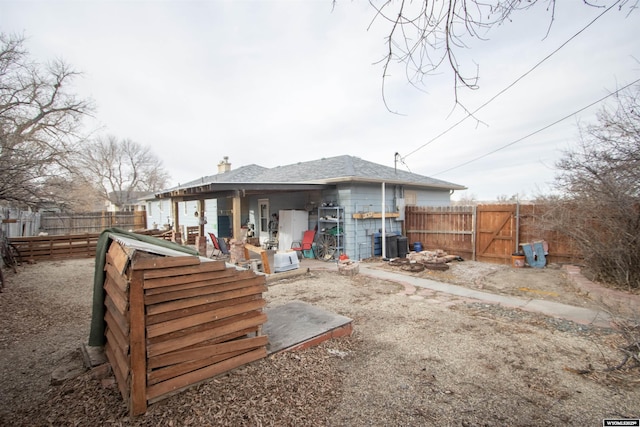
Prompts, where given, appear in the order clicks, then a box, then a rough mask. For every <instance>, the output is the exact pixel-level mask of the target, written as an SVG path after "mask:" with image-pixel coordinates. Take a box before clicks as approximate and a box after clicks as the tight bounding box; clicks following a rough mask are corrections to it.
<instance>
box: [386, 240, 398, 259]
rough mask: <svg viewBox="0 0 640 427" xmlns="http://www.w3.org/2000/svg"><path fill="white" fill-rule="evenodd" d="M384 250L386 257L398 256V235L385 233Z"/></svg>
mask: <svg viewBox="0 0 640 427" xmlns="http://www.w3.org/2000/svg"><path fill="white" fill-rule="evenodd" d="M385 240H386V242H385V243H386V246H387V247H386V252H387V258H397V257H398V236H397V235H395V234H387V235H386V238H385Z"/></svg>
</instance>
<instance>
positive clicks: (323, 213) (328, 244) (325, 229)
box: [316, 206, 344, 261]
mask: <svg viewBox="0 0 640 427" xmlns="http://www.w3.org/2000/svg"><path fill="white" fill-rule="evenodd" d="M334 228H337V230H338V231H340V232H338V233H331V232H330V231H329V230H331V229H334ZM343 237H344V208H343V207H342V206H318V236H317V238H316V256H317V257H318V259H321V260H324V261H330V260H337V259H338V257H339V256H340V254H341V253H342V252H344V247H343V244H344V238H343Z"/></svg>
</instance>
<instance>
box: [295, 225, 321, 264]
mask: <svg viewBox="0 0 640 427" xmlns="http://www.w3.org/2000/svg"><path fill="white" fill-rule="evenodd" d="M315 238H316V230H307V231H305V232H304V235H303V236H302V242H292V243H291V249H293V250H294V251H296V252H299V255H300V253H302V255H304V253H303V252H304V251H311V253H312V254H313V257H314V258H315V257H316V253H315V251H314V250H313V240H314V239H315Z"/></svg>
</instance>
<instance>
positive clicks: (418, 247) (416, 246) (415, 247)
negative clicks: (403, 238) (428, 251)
mask: <svg viewBox="0 0 640 427" xmlns="http://www.w3.org/2000/svg"><path fill="white" fill-rule="evenodd" d="M413 250H414V251H416V252H422V242H415V243H414V244H413Z"/></svg>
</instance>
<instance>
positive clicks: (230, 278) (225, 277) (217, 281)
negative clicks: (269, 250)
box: [145, 270, 266, 295]
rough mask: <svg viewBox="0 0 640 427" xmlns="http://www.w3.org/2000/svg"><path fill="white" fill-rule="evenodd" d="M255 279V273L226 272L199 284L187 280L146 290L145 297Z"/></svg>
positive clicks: (245, 271)
mask: <svg viewBox="0 0 640 427" xmlns="http://www.w3.org/2000/svg"><path fill="white" fill-rule="evenodd" d="M209 274H211V275H213V274H214V273H209ZM254 277H256V274H255V273H254V272H253V271H249V270H244V271H234V270H226V271H222V272H220V273H219V277H213V278H210V279H208V280H202V281H197V282H194V281H188V280H187V281H184V282H178V283H177V284H175V285H173V286H167V287H161V288H151V289H145V295H157V294H162V293H165V292H176V291H181V290H184V289H192V288H199V287H202V286H212V285H223V284H225V283H229V282H236V281H239V280H248V279H252V278H254ZM159 280H164V279H159ZM265 283H266V280H265Z"/></svg>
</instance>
